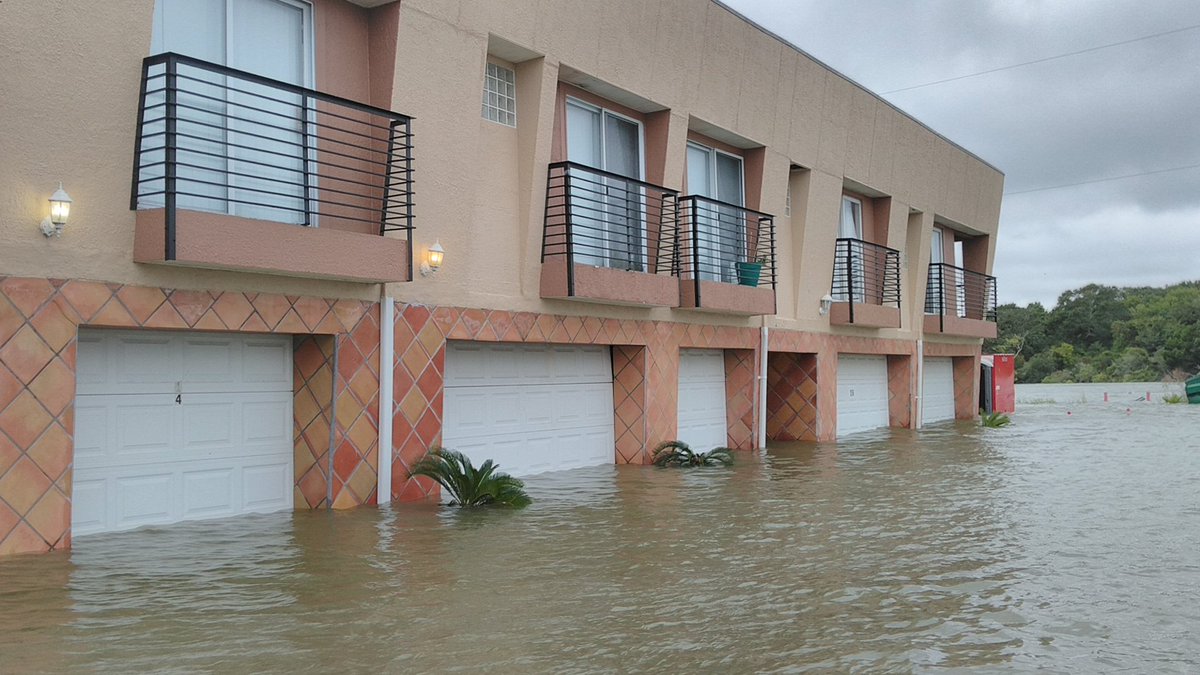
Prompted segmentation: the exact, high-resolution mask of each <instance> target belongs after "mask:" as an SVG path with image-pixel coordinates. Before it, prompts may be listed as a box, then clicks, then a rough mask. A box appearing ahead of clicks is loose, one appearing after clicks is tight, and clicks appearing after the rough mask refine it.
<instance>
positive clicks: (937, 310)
mask: <svg viewBox="0 0 1200 675" xmlns="http://www.w3.org/2000/svg"><path fill="white" fill-rule="evenodd" d="M925 313H926V314H936V315H938V316H939V317H942V323H943V326H942V328H943V329H944V328H945V326H944V323H945V318H944V317H946V316H947V315H950V316H957V317H959V318H963V319H980V320H983V321H993V322H994V321H995V320H996V277H993V276H989V275H987V274H983V273H981V272H971V271H969V270H965V269H963V268H961V267H955V266H954V265H949V264H946V263H930V265H929V283H928V285H926V287H925Z"/></svg>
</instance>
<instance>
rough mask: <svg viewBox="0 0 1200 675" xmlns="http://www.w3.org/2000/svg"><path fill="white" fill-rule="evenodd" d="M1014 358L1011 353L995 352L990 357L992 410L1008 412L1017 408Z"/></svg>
mask: <svg viewBox="0 0 1200 675" xmlns="http://www.w3.org/2000/svg"><path fill="white" fill-rule="evenodd" d="M1015 358H1016V357H1015V356H1013V355H1012V354H996V355H995V356H993V357H992V388H993V390H994V391H993V392H992V410H993V411H995V412H1001V413H1010V412H1016V410H1017V406H1016V402H1017V390H1016V386H1015V373H1014V365H1015V364H1014V359H1015Z"/></svg>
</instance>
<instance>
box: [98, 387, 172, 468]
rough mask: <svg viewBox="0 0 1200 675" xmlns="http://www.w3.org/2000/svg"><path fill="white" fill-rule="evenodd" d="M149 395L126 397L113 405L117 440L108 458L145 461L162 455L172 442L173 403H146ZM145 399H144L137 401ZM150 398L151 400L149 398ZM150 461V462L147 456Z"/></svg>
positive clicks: (167, 450)
mask: <svg viewBox="0 0 1200 675" xmlns="http://www.w3.org/2000/svg"><path fill="white" fill-rule="evenodd" d="M149 398H150V397H142V396H138V397H127V399H132V400H126V401H124V402H121V403H117V404H115V405H113V408H112V412H111V414H112V415H113V417H114V418H115V419H114V420H113V426H114V427H115V428H116V429H117V442H116V444H115V445H114V446H112V450H113V452H112V454H111V455H110V456H111V457H113V458H114V459H115V458H125V461H128V462H134V461H146V460H148V459H149V458H153V457H157V456H162V455H166V454H168V453H169V452H170V451H171V446H172V445H173V443H174V433H173V432H174V430H175V426H176V425H175V419H174V418H175V407H176V406H175V404H174V402H171V403H156V402H150V401H149V400H146V399H149ZM142 400H146V402H144V403H143V402H140V401H142ZM151 400H152V399H151ZM150 461H153V460H152V459H150Z"/></svg>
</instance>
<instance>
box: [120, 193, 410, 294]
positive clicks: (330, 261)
mask: <svg viewBox="0 0 1200 675" xmlns="http://www.w3.org/2000/svg"><path fill="white" fill-rule="evenodd" d="M165 247H166V211H165V209H146V210H139V211H138V212H137V220H136V224H135V226H134V240H133V260H134V262H139V263H150V264H158V265H178V266H182V267H203V268H208V269H221V270H236V271H242V272H259V273H266V274H279V275H284V276H293V277H307V278H314V279H336V280H339V281H359V282H363V283H382V282H387V281H410V279H409V278H408V241H406V240H404V239H396V238H393V237H383V236H379V235H374V234H363V233H361V232H349V231H346V230H338V229H333V228H320V227H303V226H300V225H288V224H286V223H276V222H272V221H268V220H254V219H250V218H241V217H238V216H229V215H225V214H220V213H206V212H202V211H185V210H182V209H180V210H177V211H176V212H175V259H174V260H167V259H166V253H165Z"/></svg>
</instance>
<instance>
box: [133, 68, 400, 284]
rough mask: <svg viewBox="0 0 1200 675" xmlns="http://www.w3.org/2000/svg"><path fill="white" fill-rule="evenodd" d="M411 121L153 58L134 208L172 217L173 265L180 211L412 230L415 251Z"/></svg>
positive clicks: (142, 108) (228, 71)
mask: <svg viewBox="0 0 1200 675" xmlns="http://www.w3.org/2000/svg"><path fill="white" fill-rule="evenodd" d="M410 121H411V118H409V117H408V116H406V115H402V114H400V113H396V112H392V111H389V110H385V109H383V108H377V107H374V106H370V105H367V104H364V103H359V102H356V101H352V100H349V99H345V98H341V97H338V96H333V95H330V94H325V93H322V92H319V91H315V90H312V89H307V88H304V87H299V86H296V85H292V84H288V83H285V82H280V81H277V80H272V79H269V78H265V77H261V76H258V75H254V74H252V73H247V72H244V71H239V70H234V69H232V68H227V67H224V66H219V65H216V64H212V63H208V62H205V61H201V60H199V59H194V58H191V57H187V56H182V55H179V54H173V53H168V54H159V55H156V56H151V57H149V58H147V59H145V60H144V61H143V62H142V83H141V98H140V101H139V105H138V129H137V143H136V147H135V149H134V162H133V189H132V195H131V198H130V208H131V209H144V208H163V209H164V210H165V220H166V228H167V237H166V247H167V250H166V259H167V260H173V259H174V257H175V256H174V223H175V211H176V209H185V210H194V211H208V212H215V213H221V214H228V215H233V216H240V217H244V218H254V219H260V220H272V221H277V222H284V223H293V224H297V225H340V226H341V227H342V228H343V229H355V230H360V231H370V232H378V233H379V234H383V233H385V232H391V231H403V232H405V233H406V235H407V236H408V237H409V239H410V242H411V236H412V232H411V231H412V218H413V200H412V197H413V192H412V178H413V163H412V150H413V145H412V132H411V130H410ZM409 250H410V256H409V257H410V260H409V263H408V264H409V266H410V268H411V265H412V261H411V246H410V247H409ZM410 276H411V274H410Z"/></svg>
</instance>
